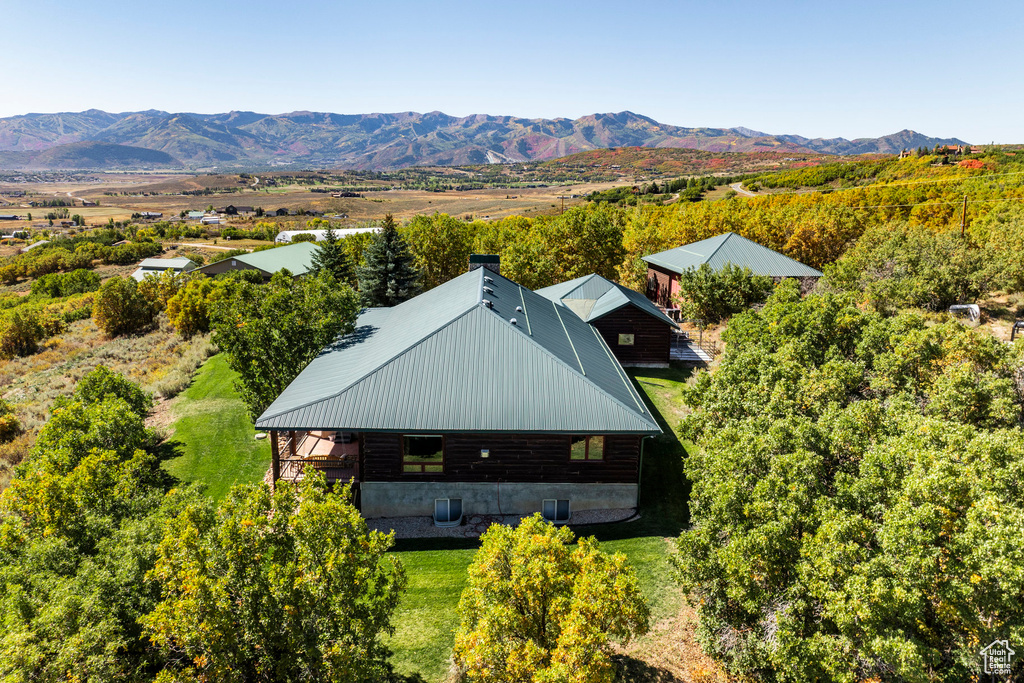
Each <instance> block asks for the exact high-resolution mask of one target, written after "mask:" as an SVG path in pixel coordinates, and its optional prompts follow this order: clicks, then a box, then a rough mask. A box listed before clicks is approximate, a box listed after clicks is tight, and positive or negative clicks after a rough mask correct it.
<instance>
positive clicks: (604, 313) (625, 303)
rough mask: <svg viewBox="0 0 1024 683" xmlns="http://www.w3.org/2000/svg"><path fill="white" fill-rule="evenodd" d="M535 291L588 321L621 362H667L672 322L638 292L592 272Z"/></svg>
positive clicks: (636, 364) (666, 363) (637, 364)
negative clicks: (591, 273)
mask: <svg viewBox="0 0 1024 683" xmlns="http://www.w3.org/2000/svg"><path fill="white" fill-rule="evenodd" d="M537 294H540V295H541V296H543V297H545V298H547V299H550V300H551V301H554V302H555V303H557V304H559V305H562V306H565V307H566V308H568V309H569V310H571V311H572V312H573V313H575V314H576V315H578V316H579V317H580V318H582V319H583V320H584V321H585V322H587V323H590V324H591V325H592V326H593V327H594V329H596V330H597V331H598V332H600V333H601V336H602V337H603V338H604V341H605V343H606V344H608V348H610V349H611V350H612V353H613V354H615V357H616V358H617V359H618V360H619V362H620V363H622V365H625V366H648V367H667V366H668V364H669V361H670V359H671V351H672V333H673V331H674V330H675V329H676V323H675V322H674V321H673V320H672V319H671V318H669V317H668V316H667V315H665V313H664V312H662V310H661V309H660V308H658V307H657V306H655V305H654V304H653V303H651V301H650V299H648V298H647V297H645V296H644V295H643V294H641V293H640V292H636V291H633V290H632V289H630V288H629V287H623V286H622V285H619V284H616V283H614V282H612V281H611V280H606V279H605V278H603V277H601V276H600V275H597V274H593V275H585V276H583V277H578V278H576V279H575V280H569V281H568V282H563V283H561V284H557V285H552V286H551V287H545V288H544V289H538V290H537Z"/></svg>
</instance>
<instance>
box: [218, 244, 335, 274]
mask: <svg viewBox="0 0 1024 683" xmlns="http://www.w3.org/2000/svg"><path fill="white" fill-rule="evenodd" d="M318 248H319V247H317V246H316V245H315V244H313V243H312V242H297V243H295V244H289V245H288V246H286V247H275V248H273V249H264V250H263V251H254V252H252V253H249V254H240V255H238V256H232V257H231V258H226V259H224V260H222V261H217V262H216V263H208V264H206V265H205V266H203V267H202V268H199V272H200V273H203V274H204V275H219V274H221V273H226V272H228V271H229V270H257V271H259V272H260V273H262V274H263V278H264V279H265V280H269V279H270V277H271V276H272V275H273V274H274V273H276V272H278V271H279V270H284V269H287V270H288V272H289V273H291V274H292V277H302V276H303V275H305V274H306V273H308V272H309V270H310V268H312V267H313V254H315V253H316V250H317V249H318Z"/></svg>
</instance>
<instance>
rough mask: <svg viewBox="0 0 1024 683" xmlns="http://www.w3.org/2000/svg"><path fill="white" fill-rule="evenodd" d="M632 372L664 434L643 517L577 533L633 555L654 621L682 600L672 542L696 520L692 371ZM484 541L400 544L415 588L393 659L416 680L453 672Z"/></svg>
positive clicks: (654, 453)
mask: <svg viewBox="0 0 1024 683" xmlns="http://www.w3.org/2000/svg"><path fill="white" fill-rule="evenodd" d="M631 374H632V376H633V378H634V380H635V381H636V383H637V386H638V387H639V389H640V391H641V394H643V395H644V396H645V397H646V399H647V403H648V406H650V408H651V411H652V412H653V413H654V415H655V417H657V418H658V421H659V424H660V425H661V428H662V430H663V431H664V432H665V433H664V434H662V435H661V436H658V437H655V438H653V439H648V440H646V441H645V443H644V459H643V474H642V480H641V489H640V515H641V516H640V519H638V520H635V521H632V522H627V523H622V524H606V525H595V526H587V527H576V528H574V531H575V532H576V533H577V535H586V536H590V535H594V536H596V537H597V538H598V540H600V541H601V547H602V549H604V550H607V551H612V552H622V553H624V554H625V555H626V556H627V557H628V558H629V561H630V564H631V565H632V566H633V568H634V569H635V570H636V572H637V576H638V578H639V580H640V586H641V589H642V590H643V592H644V596H645V597H646V598H647V601H648V604H650V606H651V612H652V626H653V624H655V623H657V622H659V621H661V620H663V619H668V618H670V617H672V616H673V615H675V614H676V613H677V612H678V611H679V608H680V606H681V604H682V597H681V595H680V593H679V591H678V589H676V587H675V585H674V584H673V581H672V577H671V572H670V567H669V564H668V556H669V552H670V550H671V547H670V544H669V542H668V540H667V539H669V538H672V537H675V536H678V535H679V532H680V531H681V530H682V529H683V528H684V527H685V526H686V525H687V524H688V523H689V508H688V504H687V503H688V498H689V492H690V487H689V482H687V481H686V479H685V477H684V476H683V460H682V458H683V455H684V449H683V445H682V444H681V443H680V441H679V438H678V435H677V433H676V428H677V427H678V423H679V417H680V406H679V400H678V398H677V397H678V394H679V389H680V387H681V386H682V385H683V383H684V382H685V381H686V378H687V377H688V375H689V371H688V370H682V369H678V368H671V369H665V370H661V369H646V368H644V369H637V370H635V371H633V372H632V373H631ZM477 546H478V544H477V542H475V541H459V540H453V539H447V540H418V541H408V540H407V541H398V543H397V547H396V554H397V555H398V556H399V557H400V558H401V560H402V562H403V564H404V565H405V568H406V572H407V574H408V577H409V587H408V588H407V590H406V592H405V594H404V595H403V596H402V600H401V603H400V604H399V608H398V613H397V614H396V616H395V622H394V623H395V629H396V632H395V637H394V638H392V640H391V643H390V646H391V649H392V651H393V652H394V655H393V656H392V659H391V661H392V663H393V664H394V665H395V669H396V671H397V672H398V673H399V674H402V675H404V676H406V677H407V678H408V679H409V680H412V681H419V680H425V681H439V680H441V679H443V678H444V676H445V674H446V672H447V671H448V657H449V655H450V653H451V647H452V643H453V641H454V634H453V631H454V629H455V628H456V627H457V626H458V621H459V619H458V614H457V607H458V602H459V596H460V595H461V593H462V589H463V588H464V587H465V583H466V569H467V567H468V566H469V563H470V562H471V561H472V558H473V553H474V552H475V550H476V548H477ZM657 637H658V635H657V634H655V633H653V632H652V634H651V635H649V636H646V637H645V638H648V639H651V643H650V645H649V648H650V649H654V648H658V647H660V643H656V642H655V641H654V639H655V638H657ZM643 640H644V639H641V641H643ZM643 644H644V643H643V642H641V643H640V645H641V646H642V645H643ZM641 669H642V667H641ZM630 680H641V679H634V678H630Z"/></svg>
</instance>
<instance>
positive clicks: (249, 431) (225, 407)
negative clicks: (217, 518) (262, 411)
mask: <svg viewBox="0 0 1024 683" xmlns="http://www.w3.org/2000/svg"><path fill="white" fill-rule="evenodd" d="M237 377H238V375H237V374H236V373H235V372H234V371H232V370H231V368H229V367H228V364H227V360H226V358H225V356H224V354H222V353H221V354H217V355H216V356H213V357H212V358H210V359H209V360H208V361H206V363H205V364H204V365H203V367H202V368H200V369H199V372H198V373H196V376H195V379H194V380H193V382H192V386H190V387H189V388H188V389H187V390H186V391H185V392H184V393H183V394H182V395H181V397H180V398H179V399H178V400H177V401H175V404H174V407H173V408H172V410H173V412H174V416H175V418H176V420H175V422H174V423H173V424H172V425H171V427H172V429H173V430H174V435H173V436H172V437H171V441H170V442H169V443H168V445H169V446H170V447H171V448H173V449H174V451H175V452H176V453H177V454H178V455H177V456H176V457H172V458H170V459H168V460H166V461H165V462H164V469H166V470H167V471H168V472H169V473H170V474H171V475H173V476H174V477H176V478H177V479H179V480H180V481H181V482H183V483H190V482H194V481H198V482H202V483H203V484H205V485H206V492H207V493H208V494H209V495H210V497H211V498H213V499H214V500H220V499H221V498H223V497H224V496H225V495H226V494H227V493H228V491H230V490H231V487H232V486H234V485H235V484H248V483H251V482H257V481H260V480H261V479H263V475H264V474H266V472H267V468H268V467H270V443H269V442H268V441H267V440H265V439H264V440H262V441H256V440H255V439H253V434H254V431H253V426H252V422H251V421H250V420H249V416H248V414H247V413H246V410H245V406H244V405H243V404H242V400H241V398H239V396H238V392H237V391H235V387H234V381H235V379H236V378H237Z"/></svg>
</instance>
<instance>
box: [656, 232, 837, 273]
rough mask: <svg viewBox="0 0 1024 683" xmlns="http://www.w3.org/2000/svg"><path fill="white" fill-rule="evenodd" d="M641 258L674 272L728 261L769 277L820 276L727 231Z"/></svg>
mask: <svg viewBox="0 0 1024 683" xmlns="http://www.w3.org/2000/svg"><path fill="white" fill-rule="evenodd" d="M643 260H644V261H647V262H648V263H650V264H651V265H654V266H659V267H661V268H664V269H665V270H668V271H670V272H673V273H682V272H684V271H686V270H689V269H691V268H699V267H700V266H701V265H702V264H704V263H706V264H708V265H709V266H710V267H711V268H712V269H714V270H720V269H721V268H723V267H724V266H725V264H727V263H731V264H733V265H734V266H740V267H741V268H744V267H745V268H750V270H751V271H752V272H753V273H754V274H755V275H767V276H769V277H821V271H820V270H815V269H814V268H811V267H810V266H805V265H804V264H802V263H800V262H799V261H794V260H793V259H791V258H789V257H788V256H784V255H782V254H780V253H779V252H777V251H772V250H771V249H769V248H768V247H762V246H761V245H760V244H758V243H757V242H752V241H751V240H748V239H747V238H746V237H740V236H739V235H737V234H736V233H734V232H727V233H723V234H721V235H718V236H716V237H711V238H708V239H706V240H701V241H700V242H693V243H692V244H686V245H683V246H681V247H676V248H675V249H669V250H668V251H662V252H659V253H657V254H651V255H650V256H644V257H643Z"/></svg>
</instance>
